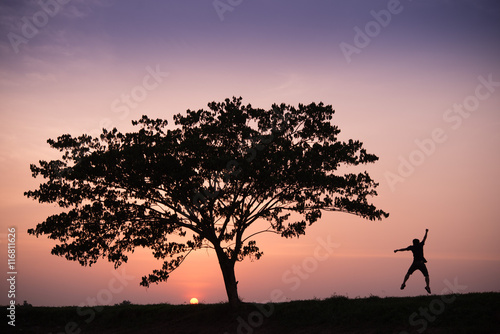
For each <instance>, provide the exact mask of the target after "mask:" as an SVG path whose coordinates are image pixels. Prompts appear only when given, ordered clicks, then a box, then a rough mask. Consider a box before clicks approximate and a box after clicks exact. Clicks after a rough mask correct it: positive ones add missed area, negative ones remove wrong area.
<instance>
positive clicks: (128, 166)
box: [25, 98, 388, 307]
mask: <svg viewBox="0 0 500 334" xmlns="http://www.w3.org/2000/svg"><path fill="white" fill-rule="evenodd" d="M208 107H209V109H208V110H198V111H191V110H187V113H186V114H185V115H181V114H178V115H176V116H174V120H175V125H176V126H177V127H176V128H174V129H167V125H168V124H167V121H166V120H162V119H156V120H154V119H150V118H148V117H146V116H143V117H142V118H141V119H140V120H138V121H134V122H133V124H134V125H135V126H138V127H139V129H138V130H137V131H136V132H130V133H120V132H118V131H117V130H116V129H113V130H111V131H108V130H106V129H103V132H102V134H101V136H100V138H93V137H91V136H88V135H82V136H79V137H73V136H71V135H68V134H65V135H62V136H60V137H59V138H57V140H52V139H49V140H48V143H49V144H50V145H51V146H52V147H53V148H55V149H58V150H59V151H61V153H62V157H61V159H60V160H52V161H49V162H47V161H40V162H39V164H38V165H31V171H32V173H33V177H37V176H39V175H41V176H43V177H44V178H45V179H46V180H45V183H42V184H40V187H39V188H38V189H36V190H34V191H28V192H26V193H25V195H26V196H28V197H30V198H34V199H37V200H38V201H39V202H47V203H57V204H58V205H59V206H61V207H63V208H66V209H67V210H65V212H63V213H59V214H55V215H52V216H50V217H48V218H47V219H46V220H45V221H44V222H42V223H40V224H38V225H37V226H36V228H35V229H29V230H28V233H30V234H33V235H36V236H37V237H38V236H39V235H41V234H46V235H48V237H49V238H51V239H56V240H59V241H60V243H59V244H57V245H56V246H55V247H54V248H53V249H52V254H55V255H59V256H64V257H65V258H66V259H68V260H74V261H78V262H79V263H80V264H82V265H89V266H90V265H92V264H93V263H95V262H96V261H97V260H98V259H99V258H101V257H102V258H107V259H108V260H109V261H111V262H113V263H114V265H115V267H118V266H120V265H121V264H122V263H124V262H126V261H127V256H128V255H129V254H130V253H131V252H132V251H133V250H134V248H135V247H147V248H150V249H151V250H152V252H153V255H154V257H155V258H157V259H161V260H163V261H164V262H163V266H162V267H161V268H159V269H157V270H154V271H153V272H152V273H150V274H149V275H147V276H144V277H143V278H142V282H141V285H144V286H149V284H151V283H158V282H161V281H165V280H167V278H168V277H169V273H170V272H171V271H172V270H174V269H175V268H177V267H178V266H179V265H180V264H181V263H182V261H183V260H184V258H185V257H186V256H187V255H188V254H189V253H190V252H191V251H194V250H197V249H200V248H204V247H209V248H212V249H214V250H215V253H216V254H217V259H218V261H219V264H220V268H221V271H222V275H223V278H224V283H225V288H226V292H227V296H228V300H229V303H230V304H231V306H233V307H236V306H238V304H239V302H240V300H239V297H238V293H237V281H236V277H235V270H234V268H235V263H236V262H237V261H241V260H243V259H244V258H245V257H254V258H257V259H258V258H260V257H261V255H262V252H261V250H260V249H259V247H258V246H257V243H256V241H255V238H254V237H255V235H256V234H258V233H259V232H257V233H255V229H253V232H254V233H252V234H250V233H249V232H248V229H249V227H250V226H254V227H255V226H258V227H261V228H260V229H259V231H260V232H274V233H277V234H280V235H281V236H283V237H285V238H288V237H298V236H300V235H301V234H305V230H306V227H307V226H308V225H311V224H313V223H314V222H316V221H318V220H319V219H320V218H321V214H322V211H323V210H328V211H341V212H347V213H351V214H355V215H359V216H361V217H363V218H367V219H370V220H375V219H382V217H387V216H388V214H387V213H385V212H384V211H382V210H379V209H377V208H376V207H375V206H374V205H372V204H370V203H369V202H368V200H367V197H370V196H374V195H376V194H377V193H376V191H375V188H376V186H377V183H375V182H374V181H373V180H372V179H371V178H370V176H369V175H368V173H366V172H363V173H358V174H353V173H347V174H346V173H340V172H339V171H338V169H339V167H342V169H344V167H345V166H355V165H359V164H366V163H370V162H374V161H376V160H377V159H378V158H377V157H376V156H375V155H373V154H369V153H367V152H366V151H365V149H364V148H362V143H360V142H359V141H356V140H349V141H348V142H342V141H340V140H338V134H339V132H340V130H339V128H338V127H337V126H335V125H332V124H331V120H332V116H333V114H334V110H333V109H332V107H331V106H330V105H324V104H323V103H319V104H315V103H312V104H309V105H299V106H298V107H293V106H289V105H285V104H281V105H273V106H272V107H271V109H270V110H263V109H258V108H253V107H252V106H251V105H250V104H248V105H243V104H242V102H241V98H232V99H226V100H225V102H222V103H216V102H212V103H209V104H208ZM291 213H294V215H293V216H291ZM249 234H250V235H249Z"/></svg>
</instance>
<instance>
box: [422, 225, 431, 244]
mask: <svg viewBox="0 0 500 334" xmlns="http://www.w3.org/2000/svg"><path fill="white" fill-rule="evenodd" d="M427 232H429V229H428V228H426V229H425V235H424V238H423V239H422V243H423V244H424V243H425V240H427Z"/></svg>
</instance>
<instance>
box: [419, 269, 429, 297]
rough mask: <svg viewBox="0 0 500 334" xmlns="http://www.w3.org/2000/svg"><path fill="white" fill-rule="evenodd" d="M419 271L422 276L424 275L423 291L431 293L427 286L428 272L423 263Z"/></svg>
mask: <svg viewBox="0 0 500 334" xmlns="http://www.w3.org/2000/svg"><path fill="white" fill-rule="evenodd" d="M420 271H421V272H422V274H424V278H425V290H426V291H427V292H428V293H431V287H430V286H429V272H428V271H427V266H426V265H425V263H422V266H421V268H420Z"/></svg>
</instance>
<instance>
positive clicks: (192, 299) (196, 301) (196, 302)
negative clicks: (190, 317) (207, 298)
mask: <svg viewBox="0 0 500 334" xmlns="http://www.w3.org/2000/svg"><path fill="white" fill-rule="evenodd" d="M189 302H190V303H191V304H193V305H194V304H198V299H196V298H194V297H193V298H191V300H190V301H189Z"/></svg>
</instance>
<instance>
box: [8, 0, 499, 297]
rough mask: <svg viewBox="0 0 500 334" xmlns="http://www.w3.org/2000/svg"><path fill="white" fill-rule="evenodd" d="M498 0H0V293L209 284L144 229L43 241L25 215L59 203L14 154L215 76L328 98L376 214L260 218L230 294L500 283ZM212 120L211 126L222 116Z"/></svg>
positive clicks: (261, 103)
mask: <svg viewBox="0 0 500 334" xmlns="http://www.w3.org/2000/svg"><path fill="white" fill-rule="evenodd" d="M499 41H500V4H499V3H498V2H497V1H494V0H489V1H487V0H485V1H468V0H458V1H448V0H413V1H411V0H401V1H396V0H391V1H361V0H357V1H346V0H344V1H326V0H323V1H320V0H318V1H284V0H280V1H263V0H253V1H245V0H220V1H213V0H207V1H201V0H192V1H141V2H139V1H130V0H123V1H118V0H87V1H86V0H42V1H27V0H26V1H14V0H6V1H2V3H1V4H0V217H1V227H0V228H1V230H0V242H1V245H0V247H1V249H0V263H2V265H1V268H3V269H2V271H3V275H4V277H6V278H10V277H11V275H9V274H8V272H10V270H9V268H8V267H7V254H8V253H7V248H8V239H7V238H8V234H9V230H8V229H9V228H11V229H12V228H14V229H15V249H16V253H15V254H16V259H15V261H16V262H15V266H16V268H15V270H16V274H15V275H14V276H15V297H14V298H11V297H8V291H9V288H10V284H9V282H8V281H7V280H6V279H4V280H2V293H1V299H0V304H2V305H5V304H7V303H9V302H10V300H12V299H14V300H15V302H16V303H22V302H23V301H24V300H26V301H27V302H28V303H30V304H32V305H36V306H42V305H44V306H65V305H79V306H93V305H97V304H115V303H120V302H122V301H124V300H129V301H131V302H132V303H137V304H155V303H171V304H183V303H188V302H189V300H190V299H191V298H192V297H196V298H198V300H199V301H200V302H202V303H217V302H221V301H226V300H227V297H226V295H225V290H224V285H223V280H222V274H221V272H220V269H219V267H218V263H217V260H216V256H215V253H213V252H211V251H208V250H205V249H204V250H200V251H198V252H195V253H192V254H190V255H189V256H188V258H187V259H186V261H185V262H184V263H183V264H182V265H181V267H179V268H178V269H177V270H175V271H174V272H173V273H172V274H171V276H170V278H169V279H168V281H167V282H164V283H160V284H159V285H153V286H151V287H150V288H149V289H146V288H144V287H141V286H139V283H140V281H141V277H142V276H144V275H147V274H149V273H150V272H151V271H152V270H153V269H155V268H159V267H160V266H161V263H159V262H158V261H157V260H155V259H154V257H153V256H152V254H151V252H150V251H148V250H147V249H138V250H137V251H136V252H135V253H134V254H132V255H131V256H130V259H129V262H128V263H126V264H124V265H123V266H121V267H119V268H118V269H117V270H115V269H114V267H113V264H112V263H109V262H106V260H101V261H100V262H98V263H97V264H95V265H93V266H92V267H82V266H80V265H79V264H78V263H75V262H71V261H67V260H65V259H64V258H60V257H56V256H53V255H51V254H50V251H51V249H52V247H53V246H54V245H55V243H56V242H55V241H54V240H49V239H48V238H46V237H44V236H40V237H39V238H36V237H34V236H31V235H28V234H27V230H28V229H29V228H33V227H35V226H36V224H38V223H40V222H42V221H44V220H45V218H46V217H48V216H49V215H52V214H55V213H58V212H60V210H61V209H60V208H58V207H57V206H55V205H51V204H39V203H38V202H36V201H33V200H31V199H28V198H26V197H25V196H24V195H23V193H24V192H25V191H27V190H33V189H35V188H37V187H38V185H39V184H40V183H41V182H43V180H42V179H40V178H39V179H34V178H33V177H32V176H31V172H30V170H29V165H30V164H31V163H37V162H38V161H39V160H51V159H58V158H60V156H59V155H58V152H57V151H55V150H53V149H50V147H49V145H48V144H47V142H46V141H47V139H49V138H57V137H58V136H59V135H62V134H65V133H69V134H72V135H80V134H84V133H88V134H91V135H92V134H93V135H95V134H97V133H99V132H100V129H101V128H103V127H105V128H108V129H110V128H112V127H117V128H118V129H119V130H120V131H122V132H126V131H131V130H132V129H133V127H132V125H131V121H132V120H134V119H138V118H140V117H141V116H142V115H144V114H146V115H148V116H150V117H152V118H163V119H167V120H168V121H169V127H174V125H173V123H174V122H173V118H172V117H173V115H174V114H177V113H183V112H185V111H186V110H187V109H199V108H205V107H206V105H207V103H208V102H211V101H222V100H223V99H225V98H228V97H232V96H241V97H243V102H244V103H251V104H252V106H254V107H260V108H270V106H271V105H272V104H273V103H286V104H291V105H297V104H299V103H303V104H308V103H311V102H316V103H319V102H323V103H325V104H330V105H332V106H333V108H334V109H335V110H336V113H335V117H334V118H333V120H332V122H333V123H335V124H337V125H338V126H339V127H340V129H341V130H342V133H341V138H342V139H345V140H346V139H349V138H353V139H358V140H360V141H362V142H363V143H364V146H365V147H366V149H367V150H368V151H369V152H371V153H374V154H376V155H377V156H378V157H379V158H380V159H379V161H377V162H376V163H375V164H371V165H368V166H363V170H365V169H366V170H367V171H368V172H369V174H370V175H371V176H372V177H373V178H374V179H375V180H376V181H377V182H378V183H379V187H378V188H377V189H378V196H377V197H375V198H373V202H374V203H375V204H376V205H377V207H379V208H381V209H383V210H384V211H387V212H389V213H390V216H389V218H387V219H384V220H382V221H368V220H364V219H362V218H360V217H357V216H353V215H349V214H343V213H327V214H324V215H323V217H322V219H321V221H319V222H317V223H315V224H314V225H312V226H310V227H308V230H307V233H306V235H305V236H301V237H300V238H299V239H293V240H291V239H284V238H280V237H279V236H277V235H264V234H262V235H261V236H260V237H259V238H258V239H257V242H258V245H259V247H260V249H261V250H263V251H264V256H263V257H262V258H261V259H260V260H258V261H253V262H252V261H250V260H245V261H243V262H241V263H237V265H236V276H237V280H238V281H239V284H238V288H239V295H240V298H241V299H242V300H243V301H246V302H264V301H270V300H271V301H286V300H297V299H312V298H328V297H330V296H332V295H344V296H348V297H350V298H355V297H366V296H370V295H376V296H380V297H386V296H416V295H422V294H425V293H426V292H425V290H424V286H425V283H424V279H423V276H422V275H421V274H420V273H419V272H416V273H415V274H414V275H412V277H411V278H410V280H409V281H408V283H407V287H406V289H405V290H403V291H401V290H400V289H399V287H400V285H401V283H402V280H403V277H404V274H405V273H406V271H407V269H408V267H409V265H410V264H411V261H412V257H411V253H410V252H402V253H397V254H394V253H393V250H394V249H398V248H404V247H407V246H408V245H410V244H411V241H412V239H414V238H419V239H421V238H422V237H423V235H424V232H425V229H426V228H428V229H429V235H428V238H427V242H426V246H425V256H426V258H427V260H428V263H427V266H428V269H429V273H430V280H431V289H432V290H433V293H435V294H443V293H450V292H451V291H453V292H460V293H468V292H483V291H500V283H499V282H500V243H499V242H498V240H497V239H498V236H499V235H500V233H499V232H500V226H499V223H500V220H499V218H498V205H499V204H500V203H499V198H500V178H498V177H497V173H498V170H499V166H500V150H499V149H498V147H500V110H499V109H500V66H499V65H500V61H499V59H500V43H499ZM221 131H222V129H221Z"/></svg>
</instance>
